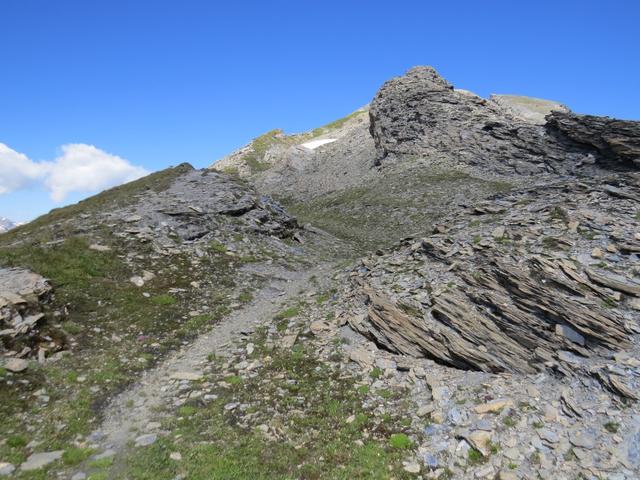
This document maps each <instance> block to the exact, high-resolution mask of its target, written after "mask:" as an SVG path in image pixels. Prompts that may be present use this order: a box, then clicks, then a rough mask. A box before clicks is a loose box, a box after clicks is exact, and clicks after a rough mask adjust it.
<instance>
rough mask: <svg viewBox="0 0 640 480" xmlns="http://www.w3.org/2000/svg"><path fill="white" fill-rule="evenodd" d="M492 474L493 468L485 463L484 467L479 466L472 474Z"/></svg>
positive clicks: (481, 476) (477, 475) (479, 475)
mask: <svg viewBox="0 0 640 480" xmlns="http://www.w3.org/2000/svg"><path fill="white" fill-rule="evenodd" d="M494 475H495V470H494V469H493V465H485V466H484V467H480V468H479V469H478V470H476V473H475V474H474V476H475V477H476V478H489V477H490V478H493V477H494Z"/></svg>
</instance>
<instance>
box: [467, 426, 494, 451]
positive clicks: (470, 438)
mask: <svg viewBox="0 0 640 480" xmlns="http://www.w3.org/2000/svg"><path fill="white" fill-rule="evenodd" d="M465 440H467V442H469V444H470V445H471V446H472V447H473V448H475V449H476V450H478V451H479V452H480V453H482V455H484V456H487V455H489V453H490V452H489V448H488V443H489V441H490V440H491V433H490V432H487V431H485V430H475V431H473V432H471V433H470V434H469V435H467V436H466V437H465Z"/></svg>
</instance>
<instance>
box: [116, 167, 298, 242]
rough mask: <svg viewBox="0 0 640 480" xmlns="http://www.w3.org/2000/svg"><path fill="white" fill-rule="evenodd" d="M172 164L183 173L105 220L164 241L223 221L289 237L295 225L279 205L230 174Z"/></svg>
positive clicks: (209, 230) (194, 235)
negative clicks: (116, 220)
mask: <svg viewBox="0 0 640 480" xmlns="http://www.w3.org/2000/svg"><path fill="white" fill-rule="evenodd" d="M176 168H177V169H179V170H180V171H181V172H182V173H181V174H180V175H179V176H177V177H176V178H175V179H174V180H173V181H172V182H171V184H170V186H169V187H168V188H167V189H166V190H163V191H162V192H158V193H155V192H148V191H145V192H144V193H143V194H141V195H139V196H138V197H137V198H136V200H137V201H136V202H135V203H133V204H132V205H131V207H129V208H127V209H123V210H116V211H111V212H105V214H104V221H105V222H112V221H113V219H114V218H118V219H121V220H122V219H124V221H125V222H126V223H127V224H129V226H128V227H127V229H126V232H127V233H128V234H136V235H137V236H138V238H149V239H161V241H162V242H164V243H165V244H172V243H173V244H174V243H175V238H176V237H177V238H179V239H181V240H182V241H193V240H197V239H200V238H202V237H205V236H207V235H212V234H215V233H216V232H219V231H220V230H223V229H224V228H225V227H226V226H232V227H233V229H234V230H235V231H237V232H245V233H247V232H251V233H257V234H261V235H275V236H280V237H287V236H291V235H292V234H293V231H294V230H295V229H296V228H297V224H296V221H295V219H294V218H293V217H291V216H290V215H289V214H287V213H286V212H285V211H284V209H283V208H282V207H281V206H280V205H278V204H277V203H276V202H274V201H273V200H272V199H271V198H269V197H267V196H264V195H260V194H258V193H257V192H256V191H255V190H254V189H253V188H251V187H250V186H248V185H247V184H245V183H244V182H242V181H240V180H238V179H236V178H234V177H231V176H229V175H224V174H221V173H218V172H212V171H208V170H202V171H200V170H195V169H193V168H192V167H191V166H190V165H186V164H185V165H181V166H179V167H176Z"/></svg>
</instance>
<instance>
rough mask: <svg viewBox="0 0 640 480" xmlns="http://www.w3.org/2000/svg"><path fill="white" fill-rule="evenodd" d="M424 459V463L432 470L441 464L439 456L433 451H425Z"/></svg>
mask: <svg viewBox="0 0 640 480" xmlns="http://www.w3.org/2000/svg"><path fill="white" fill-rule="evenodd" d="M422 460H423V461H424V464H425V465H426V466H427V467H429V468H430V469H432V470H433V469H436V468H438V466H439V463H438V458H437V457H436V456H435V455H434V454H433V453H429V452H427V453H425V454H424V455H423V457H422Z"/></svg>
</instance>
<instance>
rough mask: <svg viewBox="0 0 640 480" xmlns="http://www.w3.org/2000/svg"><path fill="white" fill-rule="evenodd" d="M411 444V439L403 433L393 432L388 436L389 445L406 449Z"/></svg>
mask: <svg viewBox="0 0 640 480" xmlns="http://www.w3.org/2000/svg"><path fill="white" fill-rule="evenodd" d="M412 444H413V442H412V441H411V439H410V438H409V437H408V436H407V435H406V434H404V433H394V434H392V435H391V436H390V437H389V445H391V447H392V448H397V449H399V450H407V449H409V448H411V445H412Z"/></svg>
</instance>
